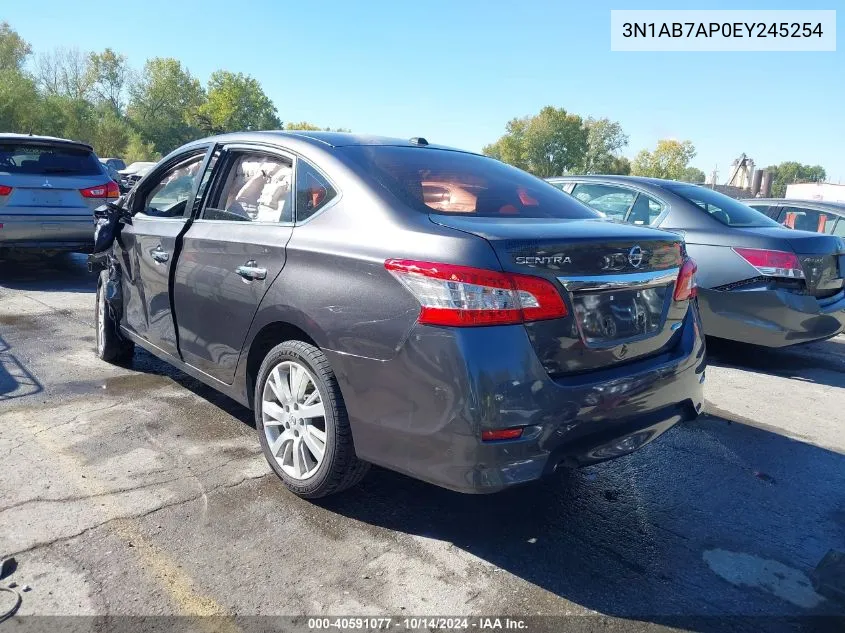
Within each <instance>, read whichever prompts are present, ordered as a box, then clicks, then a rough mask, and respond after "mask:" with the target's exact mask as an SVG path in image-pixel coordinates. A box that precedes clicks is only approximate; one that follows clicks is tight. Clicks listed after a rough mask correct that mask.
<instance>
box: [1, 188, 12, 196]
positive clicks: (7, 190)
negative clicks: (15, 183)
mask: <svg viewBox="0 0 845 633" xmlns="http://www.w3.org/2000/svg"><path fill="white" fill-rule="evenodd" d="M10 193H12V188H11V187H9V186H8V185H0V196H8V195H9V194H10Z"/></svg>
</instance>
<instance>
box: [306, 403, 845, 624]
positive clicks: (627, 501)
mask: <svg viewBox="0 0 845 633" xmlns="http://www.w3.org/2000/svg"><path fill="white" fill-rule="evenodd" d="M321 505H323V506H324V507H325V508H326V509H328V510H330V511H333V512H337V513H339V514H341V515H344V516H347V517H350V518H353V519H356V520H358V521H363V522H365V523H368V524H371V525H374V526H379V527H383V528H387V529H390V530H397V531H400V532H405V533H408V534H414V535H418V536H423V537H427V538H433V539H438V540H442V541H447V542H451V543H454V545H455V546H456V547H459V548H461V549H464V550H465V551H466V552H469V553H471V554H473V555H474V556H477V557H479V558H481V559H484V560H485V561H488V562H489V563H491V564H492V565H495V566H496V567H497V568H500V569H503V570H506V571H508V572H510V573H512V574H514V575H516V576H518V577H519V578H522V579H524V580H525V581H527V582H530V583H532V584H534V585H537V586H538V587H541V588H543V589H545V590H547V591H549V592H551V593H552V594H555V595H556V596H561V597H563V598H566V599H567V600H570V601H572V602H574V603H577V604H579V605H582V606H584V607H586V608H588V609H591V610H595V611H598V612H600V613H604V614H607V615H610V616H617V617H622V618H632V619H635V620H641V621H645V622H653V623H658V624H666V625H669V626H678V627H682V628H688V629H693V630H701V631H710V630H724V629H725V628H730V629H734V630H769V629H773V630H777V629H780V628H781V625H783V626H787V627H788V628H789V630H794V629H793V628H791V624H790V623H789V622H788V621H787V619H786V618H789V617H806V616H808V615H819V614H826V615H835V616H843V615H845V611H843V610H842V608H841V607H839V606H837V605H836V604H835V603H831V602H827V601H823V600H822V599H821V598H820V597H819V596H817V595H816V594H815V592H813V590H812V587H811V585H810V583H809V580H808V579H807V575H808V574H809V572H810V571H811V570H812V569H813V568H814V567H815V566H816V564H817V563H818V562H819V561H820V560H821V558H822V557H823V556H824V554H825V553H826V552H827V550H828V549H830V548H835V547H841V545H842V543H845V456H843V455H840V454H837V453H833V452H830V451H827V450H824V449H821V448H817V447H815V446H812V445H809V444H804V443H801V442H797V441H794V440H791V439H788V438H786V437H783V436H780V435H777V434H775V433H771V432H768V431H765V430H761V429H758V428H754V427H751V426H746V425H743V424H737V423H732V422H730V421H728V420H725V419H722V418H717V417H712V416H702V417H701V418H700V419H699V421H697V422H694V423H691V424H688V425H685V426H679V427H677V428H676V429H673V430H672V431H670V432H669V433H667V434H666V435H664V436H663V437H662V438H661V439H660V440H658V441H657V442H655V443H653V444H650V445H649V446H647V447H645V448H644V449H642V450H641V451H639V452H638V453H635V454H633V455H631V456H629V457H626V458H622V459H620V460H617V461H614V462H608V463H605V464H602V465H598V466H593V467H590V468H588V469H585V470H582V471H578V472H573V473H569V474H567V475H565V476H562V477H561V478H560V479H558V480H557V481H555V482H549V483H544V484H539V485H535V486H527V487H524V488H520V489H516V490H510V491H506V492H503V493H500V494H497V495H491V496H465V495H460V494H457V493H452V492H448V491H445V490H441V489H439V488H436V487H434V486H430V485H427V484H424V483H421V482H417V481H415V480H412V479H409V478H406V477H402V476H400V475H397V474H393V473H391V472H388V471H385V470H381V469H378V470H374V471H373V472H372V473H371V474H370V475H369V476H368V478H367V479H366V480H365V481H364V482H363V483H362V484H361V485H360V486H359V487H358V488H356V489H353V490H351V491H349V492H348V493H345V494H343V495H340V496H338V497H335V498H329V499H327V500H325V501H323V502H322V504H321ZM532 610H533V607H532ZM536 611H538V612H542V611H543V605H541V604H538V605H536ZM724 616H737V617H736V618H735V619H733V620H730V619H725V617H724ZM841 623H842V622H841V621H840V622H839V624H841ZM804 624H807V621H806V620H802V622H800V623H799V628H800V629H803V628H804V626H803V625H804ZM818 624H819V623H818V622H815V623H813V626H814V628H815V627H816V626H817V625H818ZM827 624H829V622H828V623H827ZM726 625H729V626H726ZM840 630H842V629H840Z"/></svg>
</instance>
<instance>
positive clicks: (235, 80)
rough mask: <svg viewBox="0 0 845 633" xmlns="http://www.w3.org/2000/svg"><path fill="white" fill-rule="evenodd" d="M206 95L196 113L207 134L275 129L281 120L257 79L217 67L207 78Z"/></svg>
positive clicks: (280, 123)
mask: <svg viewBox="0 0 845 633" xmlns="http://www.w3.org/2000/svg"><path fill="white" fill-rule="evenodd" d="M207 92H208V98H207V100H206V102H205V103H204V104H203V105H202V106H200V108H199V109H198V112H197V121H198V122H199V126H200V127H201V128H202V129H203V130H204V131H205V132H207V133H209V134H219V133H221V132H236V131H241V130H277V129H279V128H280V127H282V122H281V121H280V120H279V117H278V116H277V114H276V106H275V105H273V102H272V101H271V100H270V97H268V96H267V95H266V94H264V90H262V88H261V84H260V83H258V81H257V80H256V79H255V78H253V77H250V76H249V75H244V74H243V73H237V74H235V73H231V72H229V71H227V70H217V71H215V72H214V73H212V75H211V77H210V78H209V80H208V90H207Z"/></svg>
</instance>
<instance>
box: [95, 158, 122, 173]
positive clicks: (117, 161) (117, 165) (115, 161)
mask: <svg viewBox="0 0 845 633" xmlns="http://www.w3.org/2000/svg"><path fill="white" fill-rule="evenodd" d="M100 162H101V163H103V164H104V165H108V166H109V167H111V168H112V169H114V170H115V171H116V172H118V171H120V170H121V169H126V163H124V162H123V159H122V158H101V159H100Z"/></svg>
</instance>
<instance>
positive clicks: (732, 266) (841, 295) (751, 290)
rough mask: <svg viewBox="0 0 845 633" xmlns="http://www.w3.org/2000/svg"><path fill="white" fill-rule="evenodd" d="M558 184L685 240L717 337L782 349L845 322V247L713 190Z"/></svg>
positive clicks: (586, 180)
mask: <svg viewBox="0 0 845 633" xmlns="http://www.w3.org/2000/svg"><path fill="white" fill-rule="evenodd" d="M550 182H551V183H552V184H553V185H555V186H556V187H558V188H559V189H562V190H563V191H565V192H567V193H569V194H571V195H572V196H574V197H575V198H577V199H578V200H580V201H581V202H583V203H585V204H586V205H588V206H590V207H592V208H594V209H596V210H597V211H599V212H601V213H602V214H604V215H605V216H606V217H607V218H610V219H612V220H616V221H618V222H626V223H630V224H635V225H639V226H651V227H655V228H660V229H665V230H668V231H672V232H674V233H677V234H679V235H681V236H683V238H684V240H685V242H686V247H687V251H688V252H689V254H690V256H691V257H693V258H694V259H695V260H696V262H697V263H698V285H699V291H698V301H699V305H700V308H701V317H702V321H703V323H704V330H705V333H706V334H708V335H709V336H713V337H717V338H724V339H731V340H737V341H744V342H748V343H755V344H758V345H766V346H770V347H783V346H786V345H793V344H796V343H804V342H808V341H815V340H819V339H825V338H829V337H832V336H835V335H836V334H839V333H840V332H841V331H842V330H843V324H845V291H843V276H845V242H843V240H842V238H841V237H838V236H836V235H825V234H819V233H811V232H807V231H796V230H791V229H788V228H785V227H783V226H781V225H780V224H778V223H777V222H776V221H774V220H772V219H771V218H769V217H767V216H766V215H764V214H762V213H760V212H758V211H755V210H754V209H751V208H750V207H748V206H746V205H745V204H742V203H740V202H738V201H737V200H734V199H733V198H729V197H728V196H725V195H723V194H720V193H718V192H716V191H713V190H712V189H709V188H707V187H702V186H698V185H693V184H689V183H683V182H675V181H672V180H660V179H656V178H641V177H634V176H571V177H564V178H552V179H550Z"/></svg>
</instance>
